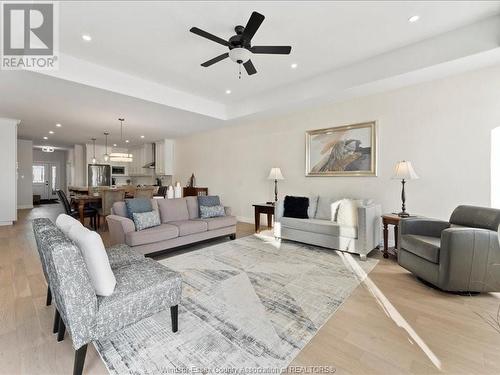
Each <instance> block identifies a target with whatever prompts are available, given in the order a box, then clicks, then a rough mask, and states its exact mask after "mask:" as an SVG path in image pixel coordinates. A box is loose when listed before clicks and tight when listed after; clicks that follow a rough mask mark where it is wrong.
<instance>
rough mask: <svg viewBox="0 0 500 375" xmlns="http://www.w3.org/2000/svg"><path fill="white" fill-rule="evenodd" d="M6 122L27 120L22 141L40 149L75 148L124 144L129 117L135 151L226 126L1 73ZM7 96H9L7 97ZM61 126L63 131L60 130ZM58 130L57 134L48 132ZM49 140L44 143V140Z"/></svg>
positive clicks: (0, 108)
mask: <svg viewBox="0 0 500 375" xmlns="http://www.w3.org/2000/svg"><path fill="white" fill-rule="evenodd" d="M0 88H1V91H2V94H1V95H0V97H1V100H0V117H7V118H16V119H22V121H21V123H20V125H19V128H18V135H19V137H20V138H24V139H33V140H35V141H36V144H49V145H58V146H69V145H72V144H75V143H76V144H77V143H86V142H87V143H90V142H91V141H90V139H91V138H93V137H95V138H97V139H98V140H97V143H102V144H104V135H103V133H104V132H110V133H111V135H110V137H109V144H112V143H120V123H119V121H118V118H120V117H125V122H124V126H123V128H124V140H125V139H129V140H130V145H134V144H140V143H144V142H152V141H156V140H159V139H162V138H177V137H180V136H183V135H186V134H190V133H193V132H196V131H200V130H205V129H209V128H210V127H213V126H217V125H218V126H220V125H221V123H222V121H221V120H216V119H213V118H210V117H206V116H202V115H198V114H194V113H190V112H186V111H181V110H178V109H174V108H170V107H167V106H164V105H160V104H155V103H151V102H147V101H144V100H140V99H136V98H132V97H129V96H125V95H119V94H115V93H112V92H110V91H106V90H100V89H96V88H93V87H89V86H84V85H79V84H76V83H73V82H69V81H65V80H61V79H54V78H51V77H47V76H45V75H42V74H36V73H30V72H14V71H11V72H7V73H6V72H1V73H0ZM4 93H7V94H6V95H4ZM56 123H60V124H61V125H62V126H61V127H60V128H58V127H56ZM50 130H52V131H54V133H55V134H53V135H51V134H49V133H48V132H49V131H50ZM141 135H144V136H145V138H144V139H141V138H140V136H141ZM44 136H47V137H49V140H47V141H45V140H43V137H44Z"/></svg>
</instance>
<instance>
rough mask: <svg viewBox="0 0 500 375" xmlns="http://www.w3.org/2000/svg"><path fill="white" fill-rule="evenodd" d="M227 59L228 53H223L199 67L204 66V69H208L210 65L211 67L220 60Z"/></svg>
mask: <svg viewBox="0 0 500 375" xmlns="http://www.w3.org/2000/svg"><path fill="white" fill-rule="evenodd" d="M228 57H229V53H228V52H226V53H223V54H222V55H219V56H217V57H214V58H213V59H210V60H208V61H205V62H204V63H203V64H201V66H204V67H205V68H208V67H209V66H210V65H213V64H215V63H218V62H219V61H221V60H224V59H226V58H228Z"/></svg>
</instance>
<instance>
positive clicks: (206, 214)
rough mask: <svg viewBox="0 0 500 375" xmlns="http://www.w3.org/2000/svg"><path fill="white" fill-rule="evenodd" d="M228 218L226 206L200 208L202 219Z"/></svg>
mask: <svg viewBox="0 0 500 375" xmlns="http://www.w3.org/2000/svg"><path fill="white" fill-rule="evenodd" d="M219 216H226V212H225V211H224V206H221V205H218V206H200V218H202V219H208V218H211V217H219Z"/></svg>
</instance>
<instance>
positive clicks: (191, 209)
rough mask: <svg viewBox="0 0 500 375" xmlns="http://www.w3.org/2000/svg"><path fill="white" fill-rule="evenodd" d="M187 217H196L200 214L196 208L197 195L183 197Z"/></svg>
mask: <svg viewBox="0 0 500 375" xmlns="http://www.w3.org/2000/svg"><path fill="white" fill-rule="evenodd" d="M184 199H185V200H186V204H187V208H188V213H189V219H190V220H192V219H196V218H198V217H199V215H200V209H199V208H198V197H185V198H184Z"/></svg>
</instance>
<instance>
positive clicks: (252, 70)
mask: <svg viewBox="0 0 500 375" xmlns="http://www.w3.org/2000/svg"><path fill="white" fill-rule="evenodd" d="M243 66H244V67H245V70H246V71H247V73H248V75H249V76H251V75H252V74H255V73H257V69H255V66H253V63H252V60H248V61H247V62H246V63H244V64H243Z"/></svg>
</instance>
